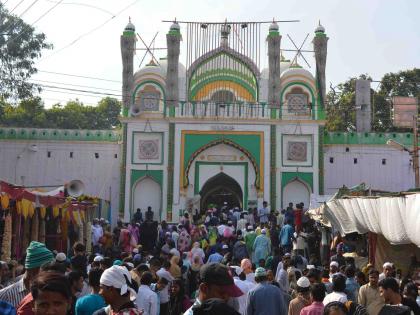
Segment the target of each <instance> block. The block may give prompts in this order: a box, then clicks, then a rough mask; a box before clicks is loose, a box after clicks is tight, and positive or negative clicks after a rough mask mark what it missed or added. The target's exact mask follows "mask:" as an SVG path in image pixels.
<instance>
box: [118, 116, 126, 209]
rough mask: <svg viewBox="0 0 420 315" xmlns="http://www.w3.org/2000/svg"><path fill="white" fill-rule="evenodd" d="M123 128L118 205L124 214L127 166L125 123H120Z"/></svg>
mask: <svg viewBox="0 0 420 315" xmlns="http://www.w3.org/2000/svg"><path fill="white" fill-rule="evenodd" d="M122 128H123V146H122V157H121V181H120V207H119V213H120V214H124V208H125V179H126V167H127V123H123V124H122Z"/></svg>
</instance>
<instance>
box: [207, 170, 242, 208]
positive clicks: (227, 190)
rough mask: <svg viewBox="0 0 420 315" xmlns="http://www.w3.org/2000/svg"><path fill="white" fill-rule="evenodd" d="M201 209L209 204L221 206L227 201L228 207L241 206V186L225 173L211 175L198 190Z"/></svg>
mask: <svg viewBox="0 0 420 315" xmlns="http://www.w3.org/2000/svg"><path fill="white" fill-rule="evenodd" d="M200 196H201V202H200V203H201V209H205V210H207V209H208V208H209V206H210V205H214V206H216V207H218V208H219V207H222V206H223V203H224V202H227V204H228V207H229V208H233V207H239V208H242V203H243V194H242V189H241V186H239V184H238V182H237V181H236V180H234V179H233V178H232V177H230V176H228V175H226V174H225V173H219V174H217V175H216V176H213V177H212V178H210V179H209V180H207V182H206V183H205V184H204V186H203V188H202V189H201V191H200Z"/></svg>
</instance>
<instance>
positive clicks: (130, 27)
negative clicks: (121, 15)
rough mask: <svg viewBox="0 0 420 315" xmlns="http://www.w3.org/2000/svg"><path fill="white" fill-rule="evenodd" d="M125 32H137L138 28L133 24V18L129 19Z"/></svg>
mask: <svg viewBox="0 0 420 315" xmlns="http://www.w3.org/2000/svg"><path fill="white" fill-rule="evenodd" d="M124 31H126V32H135V31H136V27H135V26H134V24H133V23H131V16H129V17H128V24H127V26H126V27H125V29H124Z"/></svg>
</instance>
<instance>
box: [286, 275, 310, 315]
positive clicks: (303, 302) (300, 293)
mask: <svg viewBox="0 0 420 315" xmlns="http://www.w3.org/2000/svg"><path fill="white" fill-rule="evenodd" d="M296 285H297V288H296V291H297V296H296V297H295V298H294V299H293V300H291V301H290V303H289V313H288V315H300V311H301V310H302V309H303V308H304V307H305V306H308V305H310V304H311V302H310V296H309V288H310V286H311V283H310V282H309V279H308V278H306V277H300V278H299V280H298V281H297V283H296Z"/></svg>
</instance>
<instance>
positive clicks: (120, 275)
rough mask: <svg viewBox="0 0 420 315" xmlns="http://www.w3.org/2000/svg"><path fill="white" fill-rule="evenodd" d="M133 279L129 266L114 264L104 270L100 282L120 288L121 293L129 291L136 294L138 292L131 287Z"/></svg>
mask: <svg viewBox="0 0 420 315" xmlns="http://www.w3.org/2000/svg"><path fill="white" fill-rule="evenodd" d="M131 281H132V280H131V275H130V272H129V271H128V270H127V268H125V267H123V266H112V267H111V268H108V269H106V270H105V271H104V272H103V274H102V276H101V280H100V284H102V285H105V286H107V287H113V288H116V289H120V295H124V294H126V293H127V292H131V293H132V294H134V295H135V294H136V292H135V291H134V290H133V289H132V288H131V287H130V286H131Z"/></svg>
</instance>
